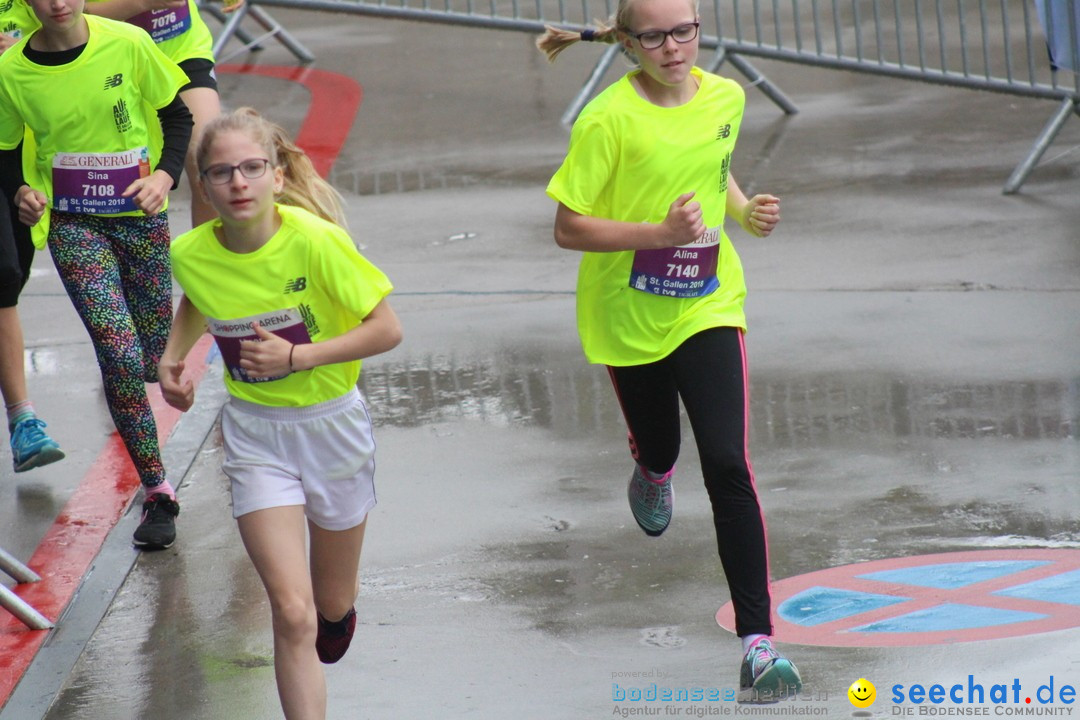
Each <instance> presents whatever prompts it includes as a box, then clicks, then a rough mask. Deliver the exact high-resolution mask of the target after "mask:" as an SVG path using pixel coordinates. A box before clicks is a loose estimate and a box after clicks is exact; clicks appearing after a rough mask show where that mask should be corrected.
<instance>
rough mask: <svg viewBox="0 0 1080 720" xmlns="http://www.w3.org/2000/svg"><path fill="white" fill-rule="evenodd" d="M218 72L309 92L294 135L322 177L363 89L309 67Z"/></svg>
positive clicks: (222, 68) (260, 67)
mask: <svg viewBox="0 0 1080 720" xmlns="http://www.w3.org/2000/svg"><path fill="white" fill-rule="evenodd" d="M217 71H218V72H219V73H234V74H238V75H261V76H263V77H272V78H278V79H281V80H288V81H290V82H294V83H299V84H300V85H303V86H304V87H305V88H307V89H308V92H310V93H311V103H310V104H309V105H308V111H307V116H306V117H305V118H304V123H303V125H301V126H300V131H299V132H298V133H297V134H296V144H297V145H299V146H300V147H302V148H304V152H305V153H307V155H308V157H309V158H311V162H312V164H313V165H315V169H316V170H317V171H318V172H319V174H320V175H322V176H323V177H326V176H327V175H328V174H329V173H330V168H331V167H332V166H333V164H334V161H335V160H336V159H337V157H338V155H339V154H340V153H341V148H342V147H344V146H345V140H346V139H347V138H348V137H349V130H351V129H352V123H353V118H354V117H356V112H357V110H359V109H360V101H361V100H362V99H363V96H364V92H363V89H362V88H361V87H360V85H358V84H357V83H356V81H355V80H353V79H352V78H349V77H346V76H345V75H338V74H337V73H332V72H327V71H326V70H316V69H315V68H312V67H280V66H276V65H219V66H218V68H217Z"/></svg>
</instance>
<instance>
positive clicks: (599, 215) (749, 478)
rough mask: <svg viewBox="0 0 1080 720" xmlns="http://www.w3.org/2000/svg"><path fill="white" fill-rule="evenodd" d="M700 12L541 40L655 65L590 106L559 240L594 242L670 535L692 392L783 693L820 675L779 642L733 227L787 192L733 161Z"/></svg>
mask: <svg viewBox="0 0 1080 720" xmlns="http://www.w3.org/2000/svg"><path fill="white" fill-rule="evenodd" d="M698 23H699V18H698V12H697V5H696V2H694V0H620V2H619V5H618V9H617V12H616V15H615V17H614V22H613V24H612V26H610V27H602V28H600V29H596V30H593V29H589V30H586V31H584V32H581V33H572V32H569V31H564V30H558V29H555V28H549V29H548V31H547V33H545V34H544V35H543V36H541V37H540V38H539V39H538V40H537V46H538V47H539V48H540V49H541V50H543V51H545V52H546V53H547V55H548V58H549V59H554V57H555V56H556V55H558V54H559V52H560V51H561V50H562V49H564V48H565V47H566V46H568V45H569V44H571V43H573V42H576V41H578V40H593V41H598V42H607V43H615V42H618V43H621V44H622V46H623V48H624V49H625V50H626V52H627V53H629V54H630V55H631V56H632V57H633V58H634V59H635V60H636V61H637V65H638V67H637V68H636V69H634V70H631V71H630V72H628V73H627V74H626V75H625V76H623V77H622V78H621V79H620V80H618V81H617V82H615V83H614V84H613V85H611V86H610V87H608V88H607V89H606V90H604V91H603V92H602V93H600V95H598V96H597V97H596V98H595V99H593V100H592V101H591V102H590V103H589V104H588V105H587V106H586V107H585V108H584V110H583V111H582V112H581V115H580V117H578V119H577V121H576V122H575V123H574V127H573V130H572V132H571V136H570V146H569V150H568V152H567V155H566V158H565V159H564V161H563V163H562V166H561V167H560V168H559V170H558V171H557V172H556V173H555V175H554V177H553V178H552V179H551V182H550V184H549V185H548V188H547V192H548V195H549V196H550V197H551V198H552V199H554V200H555V201H557V202H558V203H559V205H558V209H557V210H556V214H555V241H556V243H558V245H559V246H560V247H563V248H566V249H569V250H578V251H581V252H582V253H583V255H582V260H581V267H580V270H579V274H578V284H577V316H578V331H579V334H580V336H581V342H582V346H583V349H584V351H585V355H586V357H587V358H588V360H589V361H590V362H592V363H597V364H602V365H605V366H607V368H608V371H609V374H610V377H611V381H612V383H613V385H614V387H615V393H616V395H617V397H618V399H619V403H620V405H621V406H622V410H623V414H624V416H625V418H626V423H627V426H628V429H629V436H630V450H631V454H632V455H633V458H634V460H635V465H634V469H633V472H632V474H631V478H630V483H629V488H628V496H629V501H630V509H631V511H632V513H633V515H634V518H635V520H636V521H637V523H638V525H639V526H640V527H641V529H642V530H643V531H644V532H645V533H646V534H647V535H650V536H653V537H655V536H658V535H660V534H661V533H663V532H664V530H666V529H667V527H668V523H669V522H670V521H671V514H672V504H673V491H672V475H673V473H674V469H675V461H676V458H677V457H678V454H679V443H680V437H679V430H680V427H679V426H680V420H679V400H680V398H681V399H682V403H683V406H684V407H685V409H686V413H687V415H688V416H689V418H690V423H691V426H692V427H693V431H694V438H695V440H696V442H697V447H698V452H699V455H700V457H701V466H702V474H703V476H704V480H705V486H706V488H707V489H708V493H709V498H710V501H711V504H712V511H713V520H714V525H715V528H716V538H717V545H718V548H719V553H720V560H721V564H722V566H723V568H724V572H725V575H726V576H727V580H728V586H729V589H730V592H731V598H732V602H733V604H734V607H735V617H736V626H737V627H736V630H737V633H738V635H739V636H740V638H741V639H742V664H741V667H740V682H739V684H740V699H742V700H749V701H754V700H757V701H767V700H770V699H773V700H775V699H777V698H779V697H780V696H782V695H789V694H792V693H796V692H798V690H799V689H800V688H801V686H802V681H801V678H800V676H799V672H798V670H797V669H796V667H795V665H794V664H793V663H792V662H791V661H789V660H787V659H786V658H784V657H783V656H781V655H780V654H779V653H778V652H777V651H776V649H775V648H774V647H773V646H772V643H771V641H770V635H771V634H772V617H771V599H770V596H769V570H768V556H767V551H766V540H765V523H764V519H763V518H762V513H761V508H760V506H759V503H758V497H757V491H756V489H755V486H754V477H753V473H752V470H751V467H750V460H749V457H748V454H747V426H748V423H747V411H748V407H749V402H748V397H747V371H746V353H745V346H744V343H743V332H744V329H745V326H746V319H745V316H744V314H743V298H744V296H745V294H746V286H745V284H744V282H743V273H742V266H741V264H740V262H739V258H738V256H737V255H736V253H735V249H734V247H733V246H732V244H731V241H730V240H729V239H728V237H727V234H726V233H725V232H724V228H723V224H724V219H725V218H726V217H732V218H733V219H735V220H736V221H737V222H738V223H739V225H740V226H741V227H742V228H743V230H744V231H746V232H747V233H749V234H750V235H752V236H754V237H765V236H767V235H768V234H769V233H771V232H772V230H773V228H774V227H775V226H776V224H777V222H779V220H780V207H779V199H778V198H776V197H774V196H772V195H755V196H753V197H751V198H749V199H748V198H747V197H746V196H745V195H744V194H743V192H742V191H741V190H740V189H739V186H738V184H737V183H736V182H735V178H734V176H733V175H732V174H731V172H730V167H731V157H732V152H733V151H734V146H735V140H736V138H737V137H738V133H739V125H740V123H741V122H742V115H743V107H744V104H745V96H744V93H743V90H742V88H741V87H740V86H739V85H738V84H736V83H734V82H732V81H730V80H726V79H723V78H720V77H718V76H716V75H713V74H711V73H707V72H703V71H702V70H700V69H699V68H697V67H695V66H694V63H695V61H696V60H697V54H698V42H699V41H698V28H699V25H698Z"/></svg>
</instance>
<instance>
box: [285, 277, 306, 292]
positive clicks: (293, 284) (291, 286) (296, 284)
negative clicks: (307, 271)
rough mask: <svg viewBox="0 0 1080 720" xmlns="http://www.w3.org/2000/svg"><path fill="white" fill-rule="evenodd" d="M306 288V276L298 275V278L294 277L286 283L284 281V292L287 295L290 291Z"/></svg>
mask: <svg viewBox="0 0 1080 720" xmlns="http://www.w3.org/2000/svg"><path fill="white" fill-rule="evenodd" d="M306 288H307V278H306V277H298V278H295V279H293V280H289V281H288V282H287V283H285V294H286V295H288V294H289V293H292V292H300V291H301V290H304V289H306Z"/></svg>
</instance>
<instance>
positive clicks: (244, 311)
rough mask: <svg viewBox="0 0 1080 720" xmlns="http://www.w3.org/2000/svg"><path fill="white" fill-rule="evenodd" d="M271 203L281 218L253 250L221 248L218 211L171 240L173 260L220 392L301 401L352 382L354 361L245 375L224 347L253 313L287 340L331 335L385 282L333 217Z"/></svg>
mask: <svg viewBox="0 0 1080 720" xmlns="http://www.w3.org/2000/svg"><path fill="white" fill-rule="evenodd" d="M277 210H278V213H279V214H280V215H281V221H282V222H281V227H280V228H279V229H278V231H277V232H276V233H274V236H273V237H271V238H270V240H268V241H267V242H266V244H265V245H263V246H262V247H261V248H259V249H258V250H256V251H255V252H251V253H234V252H232V251H230V250H227V249H226V248H225V247H224V246H223V245H222V244H221V243H220V242H219V241H218V239H217V236H216V235H215V229H217V228H220V227H221V220H211V221H210V222H208V223H204V224H202V225H200V226H199V227H197V228H195V229H194V230H191V231H189V232H186V233H184V234H183V235H181V236H180V237H178V238H177V239H176V241H175V242H173V245H172V267H173V274H174V275H175V276H176V281H177V282H178V283H179V284H180V287H181V288H182V289H183V291H184V294H185V295H187V297H188V300H190V301H191V302H192V304H194V305H195V307H196V308H197V309H198V310H199V312H200V313H202V314H203V316H204V317H205V318H206V319H207V324H208V326H209V327H210V329H211V332H212V334H214V335H215V340H216V341H217V343H218V347H219V348H220V349H221V351H222V357H223V358H224V359H225V361H226V369H227V372H226V373H225V386H226V388H227V389H228V391H229V393H230V394H232V395H233V396H234V397H237V398H240V399H241V400H247V401H249V402H253V403H258V404H260V405H268V406H273V407H303V406H306V405H314V404H316V403H320V402H325V401H326V400H333V399H334V398H338V397H341V396H342V395H344V394H345V393H346V392H348V391H349V390H350V389H352V388H354V387H356V382H357V380H358V379H359V378H360V365H361V363H360V361H359V360H355V361H352V362H346V363H337V364H335V365H320V366H319V367H316V368H312V369H311V370H307V371H304V372H297V373H292V374H290V375H286V376H285V377H282V378H279V379H275V380H269V381H258V382H252V381H250V380H249V379H247V378H245V377H244V373H243V372H242V371H239V370H237V369H236V367H235V365H234V364H233V363H232V361H231V360H230V355H231V354H232V353H231V350H230V346H233V347H234V348H235V347H236V343H237V342H238V339H248V338H252V337H253V336H254V331H249V330H248V329H247V325H248V324H249V323H250V322H251V320H252V319H259V320H260V323H261V324H262V325H263V327H265V328H266V329H267V330H270V331H271V332H274V333H275V334H280V335H282V337H285V338H286V339H288V340H289V341H290V342H294V343H297V342H304V341H305V339H304V338H310V341H311V342H322V341H323V340H329V339H331V338H335V337H337V336H338V335H341V334H343V333H345V332H346V331H348V330H351V329H353V328H354V327H356V326H357V325H358V324H359V323H360V322H361V320H363V318H365V317H366V316H367V315H368V313H370V312H371V311H372V310H373V309H374V308H375V306H376V305H378V304H379V303H380V302H381V301H382V300H383V298H385V297H386V296H387V295H389V294H390V291H391V290H392V289H393V286H392V285H391V284H390V280H389V279H387V277H386V275H384V274H383V273H382V271H381V270H379V269H378V268H377V267H375V266H374V265H372V264H371V263H370V262H369V261H368V260H367V259H365V258H364V257H363V256H362V255H361V254H360V253H359V252H358V251H357V250H356V246H355V245H354V244H353V242H352V240H351V239H350V238H349V235H348V234H347V233H346V232H345V231H344V230H343V229H341V228H340V227H338V226H337V225H335V224H333V223H331V222H327V221H326V220H323V219H322V218H319V217H317V216H315V215H313V214H311V213H309V212H307V211H306V210H302V209H300V208H295V207H290V206H288V205H280V204H279V205H277ZM297 318H298V319H299V322H298V323H297V322H295V320H296V319H297Z"/></svg>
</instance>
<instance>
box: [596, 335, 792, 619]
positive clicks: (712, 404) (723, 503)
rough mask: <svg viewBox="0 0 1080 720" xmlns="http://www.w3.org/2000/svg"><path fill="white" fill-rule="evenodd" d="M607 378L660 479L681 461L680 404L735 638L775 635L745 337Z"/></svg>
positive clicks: (684, 350) (712, 338)
mask: <svg viewBox="0 0 1080 720" xmlns="http://www.w3.org/2000/svg"><path fill="white" fill-rule="evenodd" d="M608 371H609V372H610V374H611V381H612V383H614V385H615V392H616V394H617V395H618V397H619V403H620V405H621V406H622V410H623V415H624V416H625V417H626V424H627V427H628V428H629V431H630V452H631V453H632V454H633V456H634V459H635V460H636V461H637V462H638V463H640V464H641V465H642V466H644V467H645V468H647V469H648V470H651V471H652V472H654V473H658V474H662V473H666V472H667V471H668V470H670V469H671V468H672V467H674V466H675V460H676V459H677V458H678V457H679V443H680V432H679V425H680V419H679V398H680V397H681V398H682V402H683V406H684V407H685V408H686V414H687V416H688V417H689V418H690V425H691V427H692V428H693V431H694V439H695V440H696V441H697V446H698V454H699V455H700V456H701V471H702V475H703V476H704V478H705V487H706V489H707V490H708V491H709V499H710V501H711V502H712V511H713V523H714V525H715V526H716V543H717V547H718V549H719V551H720V562H721V564H722V565H723V567H724V574H725V575H726V576H727V581H728V587H729V589H730V591H731V599H732V603H733V605H734V607H735V630H736V633H737V634H738V635H739V636H745V635H750V634H754V633H762V634H765V635H771V634H772V619H771V615H770V612H771V599H770V597H769V562H768V552H767V549H766V543H765V520H764V518H763V517H762V514H761V507H760V506H759V505H758V498H757V490H756V489H755V487H754V474H753V470H752V469H751V467H750V457H749V452H748V450H747V415H748V410H749V399H748V398H749V395H748V393H747V381H746V378H747V376H746V349H745V345H744V344H743V333H742V330H740V329H739V328H730V327H721V328H712V329H710V330H705V331H703V332H700V333H698V334H697V335H694V336H693V337H691V338H689V339H688V340H686V342H684V343H683V344H682V345H680V346H679V347H678V348H677V349H676V350H675V351H674V352H673V353H671V354H670V355H668V356H667V357H666V358H664V359H663V360H659V361H657V362H654V363H649V364H647V365H633V366H630V367H609V368H608Z"/></svg>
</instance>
